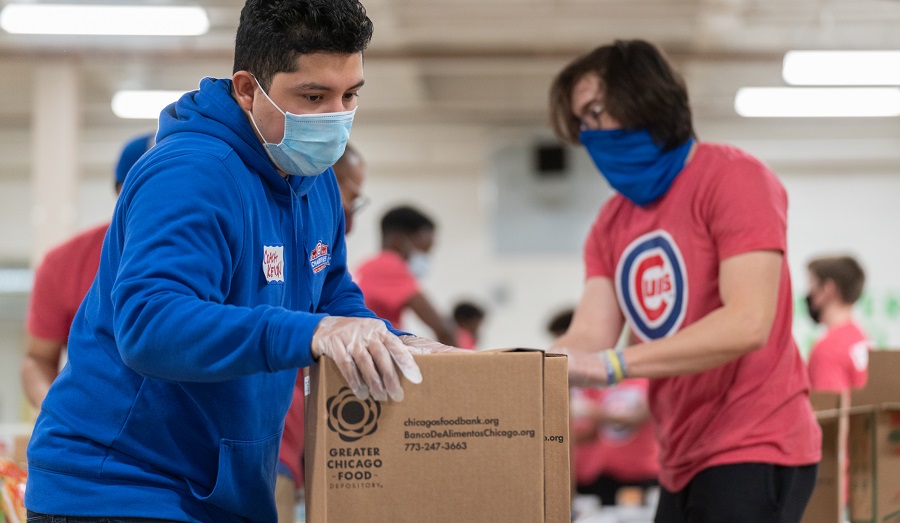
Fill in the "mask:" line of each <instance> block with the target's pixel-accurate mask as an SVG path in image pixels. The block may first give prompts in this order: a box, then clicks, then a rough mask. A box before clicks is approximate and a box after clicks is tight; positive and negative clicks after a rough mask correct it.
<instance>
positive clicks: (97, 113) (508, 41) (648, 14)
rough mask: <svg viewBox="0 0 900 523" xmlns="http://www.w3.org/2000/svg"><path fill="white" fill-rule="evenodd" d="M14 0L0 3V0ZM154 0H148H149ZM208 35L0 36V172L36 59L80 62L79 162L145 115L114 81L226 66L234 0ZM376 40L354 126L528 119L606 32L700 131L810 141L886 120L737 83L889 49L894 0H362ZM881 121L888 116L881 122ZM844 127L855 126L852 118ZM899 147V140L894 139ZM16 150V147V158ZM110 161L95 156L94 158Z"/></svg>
mask: <svg viewBox="0 0 900 523" xmlns="http://www.w3.org/2000/svg"><path fill="white" fill-rule="evenodd" d="M5 3H9V0H5V1H0V4H5ZM145 3H150V2H145ZM195 3H197V4H200V5H203V6H204V7H206V8H207V10H208V14H209V17H210V19H211V25H212V27H211V29H210V32H209V33H208V34H206V35H204V36H200V37H177V38H172V37H153V38H148V37H127V38H123V37H62V36H55V37H48V36H20V35H10V34H6V33H4V32H2V31H0V78H2V85H3V90H4V96H2V97H0V177H2V176H21V175H24V176H27V175H28V167H27V161H26V160H22V159H19V160H17V159H16V158H15V156H16V155H10V154H9V153H11V152H13V151H15V150H19V148H20V147H23V146H27V145H28V140H29V134H28V133H29V131H28V129H29V126H30V120H31V112H32V107H33V104H34V103H35V100H34V99H33V96H32V93H33V92H34V90H35V86H34V82H35V69H36V67H37V66H39V65H41V64H52V63H56V62H55V61H59V62H60V63H69V64H75V67H76V68H77V71H78V73H77V74H78V78H79V87H80V95H79V104H80V117H81V122H82V124H83V136H84V137H85V138H84V140H85V141H86V142H88V143H87V145H86V149H87V152H86V153H85V157H86V160H85V161H86V162H88V163H89V164H90V163H91V162H92V159H91V158H92V155H91V152H90V151H91V144H95V145H96V146H97V154H96V155H95V156H96V158H95V159H96V161H97V162H101V163H102V162H106V161H108V158H107V157H106V156H108V151H107V149H104V147H107V146H104V145H102V144H103V143H105V142H107V141H109V142H110V143H112V142H116V143H117V142H118V140H120V139H121V136H122V135H123V133H127V132H131V131H132V130H140V129H142V128H143V127H145V126H146V122H140V121H137V122H135V121H124V120H120V119H118V118H117V117H116V116H115V115H113V113H112V111H111V109H110V100H111V98H112V95H113V93H114V92H115V91H116V90H118V89H121V88H152V89H183V90H189V89H192V88H194V87H195V86H196V85H197V83H198V81H199V79H200V78H202V77H203V76H229V75H230V73H231V57H232V48H233V41H234V33H235V30H236V27H237V21H238V17H239V12H240V8H241V6H242V5H243V2H241V1H239V0H196V2H195ZM364 3H365V5H366V8H367V10H368V12H369V16H370V17H371V18H372V20H373V21H374V23H375V37H374V39H373V41H372V44H371V46H370V48H369V50H368V52H367V55H366V77H367V83H366V87H365V89H364V90H363V92H362V98H361V100H360V101H361V106H360V107H361V109H360V113H359V115H358V121H359V122H360V123H359V124H358V125H363V124H364V122H365V123H369V124H391V125H406V124H408V125H423V124H438V123H441V124H444V123H446V124H466V125H469V124H475V125H495V126H529V125H531V126H539V125H542V124H543V123H544V122H545V121H546V106H547V101H546V99H547V89H548V86H549V83H550V80H551V79H552V77H553V75H554V74H555V73H556V72H557V71H558V70H559V69H560V67H562V65H563V64H565V63H566V62H567V61H568V60H570V59H572V58H573V57H574V56H576V55H577V54H580V53H583V52H585V51H587V50H589V49H591V48H592V47H594V46H596V45H600V44H603V43H607V42H609V41H610V40H612V39H614V38H645V39H648V40H651V41H653V42H655V43H657V44H658V45H660V46H661V47H662V48H663V49H664V50H665V51H666V52H667V53H668V54H669V55H670V57H671V58H672V59H673V60H674V61H675V63H676V65H677V67H678V68H679V69H680V70H681V71H682V73H683V74H684V75H685V77H686V79H687V82H688V85H689V89H690V94H691V98H692V104H693V106H694V111H695V117H696V120H697V121H698V127H701V128H702V127H703V125H713V124H715V125H723V126H726V127H727V126H731V128H734V129H741V130H742V131H741V132H745V133H746V135H747V136H746V138H747V139H748V140H752V139H754V137H757V136H760V137H761V136H768V135H772V134H777V133H778V132H779V131H778V129H779V128H781V129H783V128H784V125H788V126H789V127H790V126H795V127H794V128H796V129H802V130H803V131H804V132H808V133H811V134H812V135H813V136H820V137H824V138H827V137H830V136H837V137H841V136H842V134H843V133H847V132H848V129H849V128H852V129H854V133H856V136H861V137H866V136H868V135H871V136H873V137H878V136H882V137H883V136H885V133H886V132H887V133H890V132H893V133H894V134H893V136H895V137H896V136H897V131H895V130H893V129H895V128H896V127H898V126H897V121H896V119H876V120H877V121H874V120H870V121H866V122H863V121H855V122H850V123H847V122H837V121H833V120H832V121H829V122H825V123H824V124H823V123H822V122H817V123H815V124H810V123H802V122H793V123H785V122H783V121H782V122H780V123H778V122H773V121H771V120H769V121H765V122H760V121H749V120H741V119H739V118H738V117H737V116H736V115H735V114H734V110H733V99H734V94H735V92H736V90H737V88H738V87H741V86H744V85H783V81H782V79H781V59H782V56H783V54H784V52H785V51H787V50H789V49H898V48H900V30H898V28H900V1H898V0H367V1H365V2H364ZM886 120H887V121H886ZM848 126H850V127H848ZM894 143H896V142H894ZM18 157H19V158H21V155H19V156H18ZM104 165H105V163H104Z"/></svg>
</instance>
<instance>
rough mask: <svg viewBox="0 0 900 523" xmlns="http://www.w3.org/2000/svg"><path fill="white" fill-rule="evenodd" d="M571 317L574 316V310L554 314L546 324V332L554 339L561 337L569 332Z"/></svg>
mask: <svg viewBox="0 0 900 523" xmlns="http://www.w3.org/2000/svg"><path fill="white" fill-rule="evenodd" d="M573 316H575V310H574V309H571V308H569V309H565V310H562V311H560V312H558V313H556V315H554V316H553V317H552V318H550V321H549V322H548V323H547V332H549V333H550V334H552V335H553V336H555V337H559V336H562V335H563V334H565V333H566V331H567V330H569V325H571V324H572V317H573Z"/></svg>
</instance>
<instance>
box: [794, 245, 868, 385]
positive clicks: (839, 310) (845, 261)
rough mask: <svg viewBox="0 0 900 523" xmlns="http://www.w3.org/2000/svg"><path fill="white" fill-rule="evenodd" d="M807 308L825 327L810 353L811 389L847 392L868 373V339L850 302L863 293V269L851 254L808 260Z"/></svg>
mask: <svg viewBox="0 0 900 523" xmlns="http://www.w3.org/2000/svg"><path fill="white" fill-rule="evenodd" d="M807 272H808V273H809V294H807V296H806V305H807V310H808V311H809V315H810V317H812V319H813V321H814V322H816V323H821V324H823V325H825V327H827V329H828V330H827V331H825V334H824V335H823V336H822V337H821V338H820V339H819V340H818V341H816V344H815V345H813V348H812V351H811V352H810V354H809V380H810V383H811V384H812V388H813V390H818V391H823V392H847V391H849V390H850V389H860V388H862V387H864V386H865V384H866V380H867V379H868V377H869V340H868V339H867V337H866V334H865V333H864V332H863V330H862V329H861V328H860V327H859V325H857V323H856V322H855V321H854V320H853V304H854V303H856V300H858V299H859V296H860V295H861V294H862V289H863V285H864V284H865V279H866V276H865V272H863V269H862V267H860V265H859V262H857V261H856V260H855V259H854V258H852V257H850V256H828V257H821V258H816V259H814V260H812V261H810V262H809V263H808V264H807Z"/></svg>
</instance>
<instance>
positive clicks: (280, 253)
mask: <svg viewBox="0 0 900 523" xmlns="http://www.w3.org/2000/svg"><path fill="white" fill-rule="evenodd" d="M263 274H264V275H265V276H266V281H267V282H269V283H284V245H263Z"/></svg>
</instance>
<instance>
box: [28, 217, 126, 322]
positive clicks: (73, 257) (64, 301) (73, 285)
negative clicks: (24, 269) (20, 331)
mask: <svg viewBox="0 0 900 523" xmlns="http://www.w3.org/2000/svg"><path fill="white" fill-rule="evenodd" d="M108 228H109V223H104V224H103V225H98V226H96V227H94V228H92V229H88V230H86V231H84V232H82V233H80V234H78V235H77V236H74V237H72V238H71V239H69V240H67V241H66V242H65V243H62V244H61V245H59V246H57V247H54V248H53V249H51V250H50V251H49V252H47V255H46V256H44V259H43V261H41V264H40V265H39V266H38V268H37V270H36V271H35V274H34V287H33V288H32V290H31V300H30V302H29V304H28V316H27V318H26V320H25V325H26V328H27V329H28V332H29V333H31V335H33V336H35V337H38V338H44V339H47V340H65V339H67V338H68V337H69V329H70V328H71V327H72V320H73V319H75V313H76V312H78V307H80V306H81V301H82V300H83V299H84V296H85V294H87V291H88V289H90V288H91V284H92V283H93V282H94V276H96V275H97V268H98V267H100V250H101V248H102V247H103V238H104V237H106V230H107V229H108Z"/></svg>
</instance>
